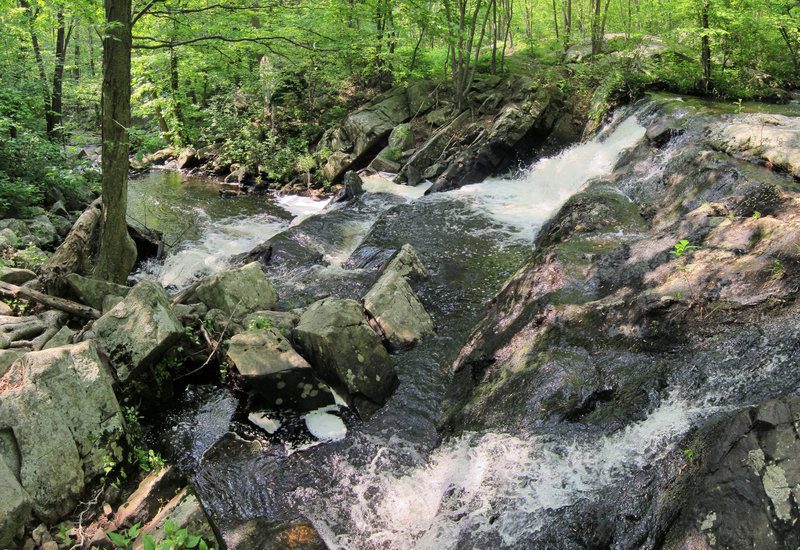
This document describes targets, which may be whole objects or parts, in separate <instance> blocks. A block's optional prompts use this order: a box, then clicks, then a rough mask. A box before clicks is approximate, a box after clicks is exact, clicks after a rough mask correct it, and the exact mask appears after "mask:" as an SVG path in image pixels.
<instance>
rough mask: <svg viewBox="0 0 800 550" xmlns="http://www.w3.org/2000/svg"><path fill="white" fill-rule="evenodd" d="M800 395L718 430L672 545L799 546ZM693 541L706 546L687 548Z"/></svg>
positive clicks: (748, 412)
mask: <svg viewBox="0 0 800 550" xmlns="http://www.w3.org/2000/svg"><path fill="white" fill-rule="evenodd" d="M798 425H800V397H792V398H788V399H781V400H775V401H768V402H766V403H763V404H762V405H760V406H758V407H752V408H748V409H745V410H743V411H740V412H739V413H736V414H734V415H733V416H731V417H730V418H729V419H728V420H726V421H723V422H721V423H720V424H719V425H718V426H717V427H716V428H715V429H714V430H713V431H712V432H711V434H709V435H710V437H711V438H712V440H711V441H710V442H709V443H710V445H709V446H708V448H707V449H705V450H704V451H703V453H702V459H701V460H702V463H701V465H700V469H699V471H698V472H697V473H696V474H695V478H694V479H693V480H692V482H690V483H688V485H689V486H690V487H691V489H689V490H688V491H687V492H686V494H685V495H684V496H685V498H686V499H687V502H688V504H687V506H686V507H685V508H684V509H683V511H682V513H681V515H680V517H679V518H678V520H677V521H676V523H675V525H674V527H673V528H672V530H671V531H670V535H669V537H668V538H667V540H668V543H667V548H694V547H700V548H706V547H714V548H763V549H772V548H774V549H778V548H797V547H798V545H800V528H798V522H799V521H800V514H798V506H800V438H799V436H798ZM690 541H692V542H693V543H694V544H704V545H706V546H687V544H689V542H690Z"/></svg>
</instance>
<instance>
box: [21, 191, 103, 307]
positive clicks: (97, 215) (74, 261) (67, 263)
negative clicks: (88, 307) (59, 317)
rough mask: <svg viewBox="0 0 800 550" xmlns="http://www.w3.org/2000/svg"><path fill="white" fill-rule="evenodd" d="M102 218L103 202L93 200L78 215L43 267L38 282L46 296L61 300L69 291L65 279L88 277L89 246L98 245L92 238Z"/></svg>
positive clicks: (90, 250) (90, 248)
mask: <svg viewBox="0 0 800 550" xmlns="http://www.w3.org/2000/svg"><path fill="white" fill-rule="evenodd" d="M102 214H103V202H102V199H96V200H95V201H94V202H92V204H90V205H89V206H88V207H87V208H86V210H84V211H83V214H81V215H80V217H79V218H78V221H76V222H75V225H73V226H72V229H71V230H70V232H69V234H67V237H66V238H65V239H64V242H63V243H61V246H59V247H58V248H57V249H56V251H55V252H54V253H53V255H52V256H51V257H50V258H49V259H48V260H47V261H45V262H44V264H42V267H41V269H40V271H39V272H40V279H41V280H42V283H43V284H44V287H45V288H46V289H47V292H48V293H50V294H52V295H54V296H63V295H65V293H66V292H67V289H68V286H67V282H66V276H67V275H69V274H70V273H78V274H79V275H84V274H86V273H88V271H89V267H90V260H91V253H92V244H93V243H97V242H98V239H97V238H96V237H95V235H96V233H97V231H98V230H99V227H100V219H101V217H102ZM37 301H38V300H37ZM57 309H60V308H57Z"/></svg>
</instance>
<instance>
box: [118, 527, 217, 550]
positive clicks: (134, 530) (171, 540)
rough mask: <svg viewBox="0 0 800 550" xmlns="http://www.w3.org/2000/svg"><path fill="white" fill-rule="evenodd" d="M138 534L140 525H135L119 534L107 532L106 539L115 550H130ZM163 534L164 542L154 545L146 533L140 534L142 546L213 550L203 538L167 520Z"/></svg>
mask: <svg viewBox="0 0 800 550" xmlns="http://www.w3.org/2000/svg"><path fill="white" fill-rule="evenodd" d="M140 533H141V524H140V523H136V524H134V525H133V526H131V527H129V528H128V529H124V530H122V531H120V532H113V531H109V532H108V538H110V539H111V542H113V543H114V547H115V549H118V550H131V549H132V548H133V543H134V541H135V540H136V538H137V537H138V536H139V534H140ZM164 534H165V535H166V536H165V538H164V540H162V541H161V542H159V543H156V541H155V539H153V537H152V536H150V535H149V534H148V533H141V535H142V546H143V547H144V549H145V550H191V549H193V548H196V549H197V550H214V549H213V547H209V546H208V543H207V542H206V541H205V540H204V539H203V538H201V537H199V536H197V535H191V534H189V529H188V528H186V527H184V528H183V529H178V526H177V525H176V524H175V522H173V521H171V520H167V521H166V522H165V523H164Z"/></svg>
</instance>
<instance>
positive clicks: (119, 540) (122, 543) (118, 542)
mask: <svg viewBox="0 0 800 550" xmlns="http://www.w3.org/2000/svg"><path fill="white" fill-rule="evenodd" d="M108 538H110V539H111V542H113V543H114V545H115V546H118V547H120V548H125V547H126V546H128V543H129V542H130V539H129V538H128V537H126V536H124V535H120V534H119V533H108Z"/></svg>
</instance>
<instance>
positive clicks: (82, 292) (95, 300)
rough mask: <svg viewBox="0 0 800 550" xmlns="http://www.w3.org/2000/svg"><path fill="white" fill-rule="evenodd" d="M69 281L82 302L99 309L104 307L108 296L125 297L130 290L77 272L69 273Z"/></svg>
mask: <svg viewBox="0 0 800 550" xmlns="http://www.w3.org/2000/svg"><path fill="white" fill-rule="evenodd" d="M67 283H68V284H69V286H70V288H71V289H72V290H73V292H75V294H76V295H77V296H78V299H79V300H80V301H81V302H82V303H84V304H86V305H87V306H91V307H93V308H95V309H98V310H99V309H102V308H103V300H104V299H105V298H106V296H109V295H110V296H118V297H120V298H124V297H125V296H127V295H128V292H129V291H130V287H127V286H123V285H117V284H114V283H109V282H108V281H101V280H99V279H90V278H89V277H83V276H81V275H78V274H77V273H70V274H69V275H67Z"/></svg>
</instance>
